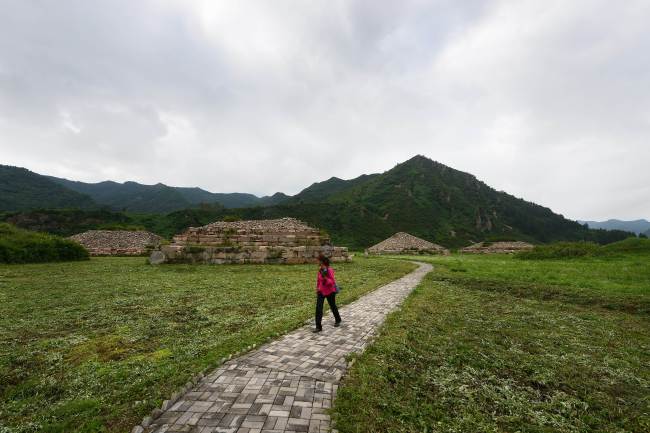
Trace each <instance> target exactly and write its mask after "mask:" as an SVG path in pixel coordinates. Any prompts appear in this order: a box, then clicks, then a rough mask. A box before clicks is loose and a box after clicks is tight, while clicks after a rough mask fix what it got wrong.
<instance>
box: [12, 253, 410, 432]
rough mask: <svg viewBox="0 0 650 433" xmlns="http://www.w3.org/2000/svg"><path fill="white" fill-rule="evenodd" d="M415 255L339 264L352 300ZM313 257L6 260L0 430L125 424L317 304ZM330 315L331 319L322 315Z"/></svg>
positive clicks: (345, 298)
mask: <svg viewBox="0 0 650 433" xmlns="http://www.w3.org/2000/svg"><path fill="white" fill-rule="evenodd" d="M413 268H414V265H412V264H410V263H405V262H397V261H393V260H389V259H364V258H356V259H355V261H354V263H349V264H336V265H335V269H336V270H337V277H338V279H339V282H340V284H341V285H342V287H343V288H344V290H343V291H342V292H341V295H340V296H339V297H337V298H338V300H339V302H340V303H347V302H350V301H352V300H353V299H355V298H357V297H358V296H360V295H361V294H363V293H365V292H367V291H369V290H372V289H374V288H376V287H378V286H380V285H382V284H384V283H387V282H389V281H391V280H394V279H396V278H398V277H399V276H401V275H403V274H405V273H407V272H408V271H410V270H412V269H413ZM315 274H316V270H315V267H314V265H296V266H272V265H240V266H191V265H165V266H159V267H154V266H149V265H146V264H145V259H144V258H95V259H92V260H90V261H86V262H75V263H56V264H38V265H0V432H3V433H5V432H20V433H24V432H36V431H39V432H40V431H43V432H66V433H67V432H125V431H130V429H131V427H132V426H133V425H134V424H135V423H137V422H139V421H140V419H141V418H142V417H143V416H144V415H146V414H148V413H149V412H150V411H151V409H152V408H154V407H156V406H159V405H160V403H161V402H162V400H164V399H165V398H168V397H169V395H171V394H172V393H173V392H174V391H176V390H177V389H178V387H180V386H181V385H183V384H184V383H185V382H186V381H187V380H188V378H189V377H190V376H193V375H194V374H196V373H198V372H201V371H203V370H204V369H206V368H210V367H213V366H215V365H216V364H217V363H218V360H219V359H221V358H222V357H224V356H228V354H230V353H233V352H236V351H238V350H241V349H243V348H245V347H247V346H249V345H251V344H253V343H262V342H264V341H265V339H266V338H267V337H268V336H273V335H274V334H276V333H284V332H286V331H288V330H290V329H292V328H295V327H297V326H299V325H301V324H302V323H303V322H304V321H305V320H306V319H307V318H309V317H310V316H311V315H312V314H313V308H314V286H315ZM325 324H326V326H327V320H326V322H325Z"/></svg>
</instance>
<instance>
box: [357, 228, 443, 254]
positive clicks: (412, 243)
mask: <svg viewBox="0 0 650 433" xmlns="http://www.w3.org/2000/svg"><path fill="white" fill-rule="evenodd" d="M366 252H367V253H368V254H445V255H446V254H449V250H447V249H446V248H445V247H443V246H440V245H437V244H434V243H432V242H429V241H425V240H424V239H420V238H418V237H416V236H413V235H411V234H408V233H404V232H399V233H395V234H394V235H393V236H391V237H389V238H388V239H386V240H384V241H381V242H379V243H378V244H377V245H373V246H372V247H370V248H368V249H367V250H366Z"/></svg>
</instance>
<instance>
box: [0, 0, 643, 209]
mask: <svg viewBox="0 0 650 433" xmlns="http://www.w3.org/2000/svg"><path fill="white" fill-rule="evenodd" d="M648 23H650V1H648V0H641V1H635V0H626V1H623V2H612V1H597V0H591V1H579V0H571V1H566V0H560V1H553V0H545V1H539V0H533V1H525V0H523V1H522V0H514V1H459V0H448V1H446V0H443V1H407V0H399V1H391V2H388V1H378V0H368V1H332V0H328V1H304V0H295V1H282V0H273V1H267V0H260V1H243V0H233V1H218V0H194V1H191V0H138V1H133V0H110V1H99V0H78V1H70V0H50V1H47V0H42V1H36V0H31V1H30V0H0V163H2V164H11V165H18V166H23V167H27V168H29V169H31V170H33V171H36V172H38V173H43V174H50V175H55V176H61V177H66V178H69V179H74V180H82V181H89V182H96V181H101V180H106V179H112V180H116V181H125V180H135V181H138V182H143V183H157V182H163V183H165V184H168V185H174V186H200V187H202V188H205V189H207V190H210V191H213V192H234V191H238V192H252V193H255V194H258V195H265V194H272V193H274V192H276V191H283V192H285V193H288V194H294V193H296V192H298V191H300V190H301V189H302V188H304V187H306V186H308V185H310V184H311V183H313V182H316V181H321V180H325V179H327V178H329V177H331V176H338V177H341V178H345V179H348V178H353V177H356V176H358V175H360V174H362V173H372V172H380V171H385V170H388V169H390V168H392V167H393V166H394V165H395V164H397V163H399V162H402V161H404V160H406V159H409V158H410V157H412V156H414V155H416V154H423V155H425V156H428V157H430V158H432V159H435V160H437V161H440V162H442V163H444V164H447V165H449V166H451V167H454V168H456V169H459V170H463V171H467V172H470V173H472V174H474V175H476V176H477V177H478V178H479V179H481V180H483V181H485V182H486V183H487V184H489V185H491V186H493V187H495V188H497V189H500V190H504V191H507V192H509V193H511V194H514V195H516V196H519V197H523V198H525V199H527V200H530V201H534V202H537V203H539V204H542V205H545V206H548V207H551V208H552V209H553V210H554V211H556V212H558V213H561V214H563V215H565V216H567V217H569V218H573V219H607V218H624V219H632V218H649V219H650V54H649V53H650V32H649V31H648Z"/></svg>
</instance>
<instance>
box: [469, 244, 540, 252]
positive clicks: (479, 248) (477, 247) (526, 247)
mask: <svg viewBox="0 0 650 433" xmlns="http://www.w3.org/2000/svg"><path fill="white" fill-rule="evenodd" d="M533 248H534V245H532V244H529V243H528V242H520V241H517V242H479V243H477V244H473V245H470V246H468V247H465V248H463V249H461V250H460V252H461V253H466V254H513V253H518V252H520V251H530V250H532V249H533Z"/></svg>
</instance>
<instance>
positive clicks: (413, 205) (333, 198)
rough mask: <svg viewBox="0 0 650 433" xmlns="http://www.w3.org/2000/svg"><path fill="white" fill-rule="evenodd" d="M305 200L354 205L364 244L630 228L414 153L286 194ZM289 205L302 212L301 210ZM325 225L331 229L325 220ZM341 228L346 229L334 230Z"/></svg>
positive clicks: (296, 203) (570, 235)
mask: <svg viewBox="0 0 650 433" xmlns="http://www.w3.org/2000/svg"><path fill="white" fill-rule="evenodd" d="M308 203H327V204H329V205H330V206H331V207H332V209H334V210H333V212H334V213H335V214H336V213H339V212H342V211H343V210H344V209H349V208H350V207H352V208H355V209H358V212H357V214H359V215H360V217H361V218H365V219H366V220H367V224H370V225H371V226H372V227H366V228H365V229H364V231H365V232H366V234H365V235H364V239H358V238H355V236H354V234H352V233H347V235H348V236H346V237H352V238H354V242H353V244H355V245H363V246H367V245H368V243H367V240H370V239H372V240H373V242H374V241H375V240H377V241H379V240H381V239H383V238H384V237H386V236H388V235H391V234H393V233H394V232H397V231H405V232H408V233H411V234H413V235H415V236H419V237H422V238H424V239H429V240H432V241H435V242H438V243H441V244H443V245H446V246H451V247H456V246H462V245H467V244H468V243H470V242H474V241H483V240H506V239H520V240H527V241H531V242H551V241H556V240H580V239H589V240H596V241H600V242H606V241H614V240H619V239H621V238H625V237H627V236H629V235H630V233H621V232H616V233H609V234H608V233H604V232H603V231H593V230H589V229H588V228H587V227H586V226H584V225H581V224H579V223H577V222H575V221H570V220H568V219H566V218H564V217H563V216H562V215H558V214H555V213H553V212H552V211H551V210H550V209H548V208H545V207H543V206H539V205H536V204H534V203H531V202H528V201H525V200H523V199H520V198H517V197H514V196H512V195H510V194H507V193H505V192H501V191H496V190H495V189H493V188H491V187H489V186H488V185H486V184H485V183H483V182H481V181H479V180H478V179H476V177H475V176H473V175H471V174H468V173H464V172H461V171H458V170H455V169H453V168H450V167H447V166H445V165H443V164H440V163H438V162H435V161H432V160H430V159H428V158H426V157H424V156H419V155H418V156H416V157H414V158H412V159H410V160H408V161H406V162H404V163H401V164H398V165H397V166H395V167H394V168H393V169H391V170H388V171H387V172H385V173H382V174H374V175H364V176H360V177H358V178H356V179H352V180H349V181H343V180H341V179H337V178H331V179H329V180H327V181H325V182H321V183H316V184H313V185H311V186H310V187H308V188H306V189H305V190H303V191H302V192H300V193H299V194H297V195H296V196H294V197H293V198H291V199H290V200H288V201H287V204H289V205H292V206H293V207H294V208H296V207H300V206H304V205H305V204H308ZM286 211H287V213H289V210H288V209H287V210H286ZM265 212H271V211H270V210H265ZM294 212H295V213H300V212H299V210H298V209H295V211H294ZM243 213H244V214H246V212H243ZM314 219H315V216H314ZM370 219H372V220H373V221H372V222H371V221H370ZM379 221H381V223H379ZM322 226H323V227H325V228H328V229H329V227H328V225H327V224H323V225H322ZM335 230H336V229H335ZM343 233H346V231H345V230H344V231H343V232H340V231H339V232H338V234H339V235H342V234H343Z"/></svg>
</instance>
